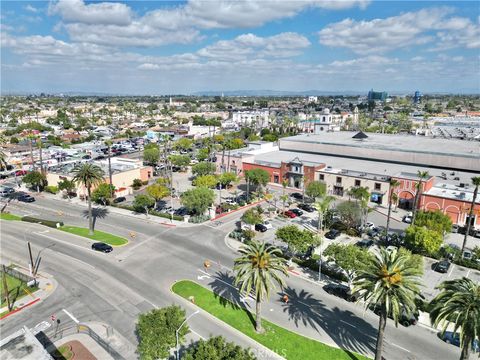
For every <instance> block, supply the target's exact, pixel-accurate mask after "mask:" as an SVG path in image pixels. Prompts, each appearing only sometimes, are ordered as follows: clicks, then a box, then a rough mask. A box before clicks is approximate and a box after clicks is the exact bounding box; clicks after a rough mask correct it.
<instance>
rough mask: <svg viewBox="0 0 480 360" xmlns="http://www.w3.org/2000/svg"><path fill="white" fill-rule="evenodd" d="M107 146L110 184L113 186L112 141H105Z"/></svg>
mask: <svg viewBox="0 0 480 360" xmlns="http://www.w3.org/2000/svg"><path fill="white" fill-rule="evenodd" d="M105 145H107V159H108V179H109V184H113V178H112V174H113V173H112V151H111V150H112V149H111V147H112V140H105ZM110 189H111V190H112V193H111V195H110V196H111V198H113V194H114V190H115V189H114V188H110Z"/></svg>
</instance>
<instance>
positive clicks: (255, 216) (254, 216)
mask: <svg viewBox="0 0 480 360" xmlns="http://www.w3.org/2000/svg"><path fill="white" fill-rule="evenodd" d="M240 219H241V220H242V221H243V222H244V223H245V224H247V225H256V224H259V223H261V222H262V221H263V219H262V214H260V213H259V212H258V210H257V209H248V210H247V211H245V212H244V213H243V214H242V217H241V218H240Z"/></svg>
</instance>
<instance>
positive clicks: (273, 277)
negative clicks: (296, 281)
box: [233, 241, 288, 333]
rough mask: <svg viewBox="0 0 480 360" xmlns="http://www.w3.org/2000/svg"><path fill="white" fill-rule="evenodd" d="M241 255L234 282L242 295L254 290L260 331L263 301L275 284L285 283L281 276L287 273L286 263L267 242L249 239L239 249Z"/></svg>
mask: <svg viewBox="0 0 480 360" xmlns="http://www.w3.org/2000/svg"><path fill="white" fill-rule="evenodd" d="M240 254H241V256H240V257H239V258H237V259H235V265H234V267H233V270H234V272H235V285H237V286H239V287H240V292H241V293H243V294H250V293H251V292H252V290H253V291H254V292H255V315H256V320H255V330H256V331H257V332H259V333H262V332H263V328H262V314H261V306H262V302H263V301H265V300H267V299H268V298H269V296H270V293H271V291H273V290H274V288H275V283H277V284H279V285H280V286H281V287H283V286H284V285H285V283H284V279H283V276H288V273H287V266H286V263H285V260H284V259H283V258H282V257H281V255H282V252H281V251H280V249H278V248H276V247H274V246H271V245H268V244H266V243H259V242H258V241H252V242H251V243H250V244H248V245H246V246H242V248H240Z"/></svg>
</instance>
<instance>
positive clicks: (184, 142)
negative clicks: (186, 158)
mask: <svg viewBox="0 0 480 360" xmlns="http://www.w3.org/2000/svg"><path fill="white" fill-rule="evenodd" d="M192 146H193V140H191V139H188V138H181V139H178V140H177V141H176V142H175V143H174V144H173V147H174V148H175V149H177V150H183V151H187V150H190V149H191V148H192Z"/></svg>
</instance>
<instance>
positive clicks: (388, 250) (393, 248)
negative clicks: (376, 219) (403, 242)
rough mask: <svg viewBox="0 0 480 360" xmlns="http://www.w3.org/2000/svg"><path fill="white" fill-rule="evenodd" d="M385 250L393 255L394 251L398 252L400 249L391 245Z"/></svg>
mask: <svg viewBox="0 0 480 360" xmlns="http://www.w3.org/2000/svg"><path fill="white" fill-rule="evenodd" d="M385 250H387V252H389V253H391V252H393V251H394V250H398V248H397V247H396V246H393V245H390V246H387V248H386V249H385Z"/></svg>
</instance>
